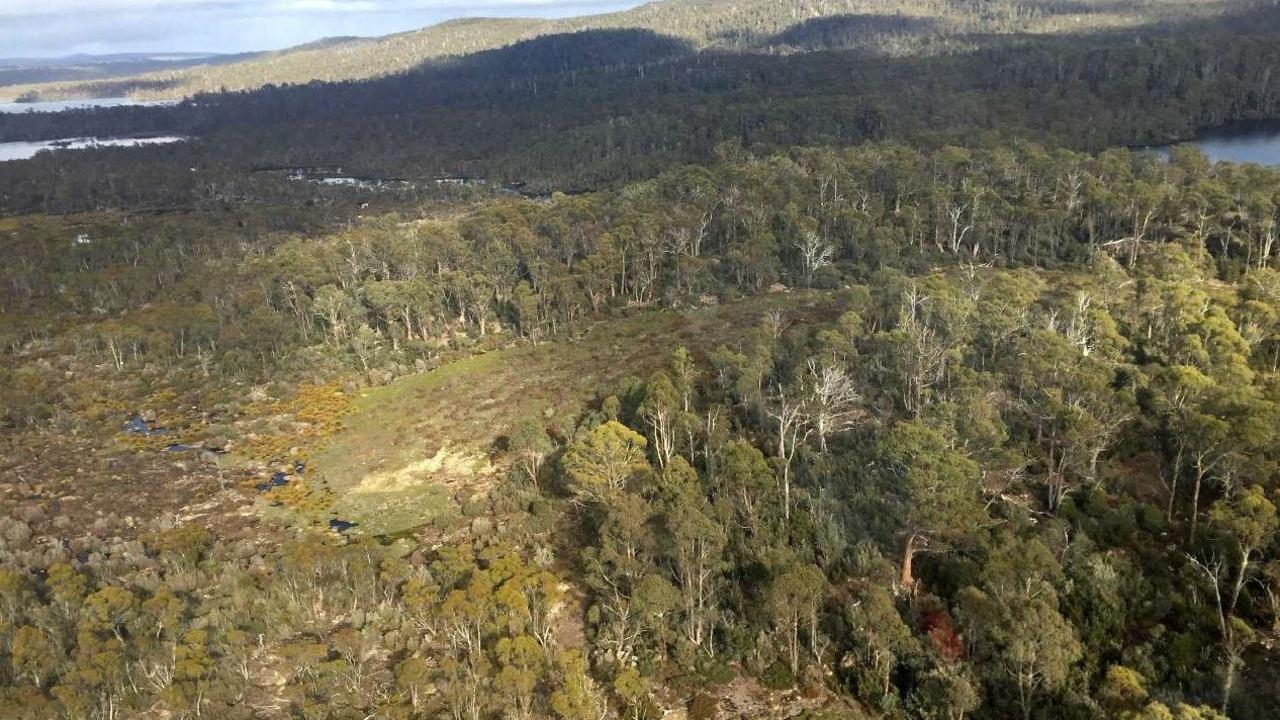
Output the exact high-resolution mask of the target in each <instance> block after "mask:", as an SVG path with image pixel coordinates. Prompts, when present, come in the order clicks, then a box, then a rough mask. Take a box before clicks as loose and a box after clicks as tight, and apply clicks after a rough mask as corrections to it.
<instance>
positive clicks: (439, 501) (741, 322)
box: [312, 293, 837, 533]
mask: <svg viewBox="0 0 1280 720" xmlns="http://www.w3.org/2000/svg"><path fill="white" fill-rule="evenodd" d="M835 305H836V300H835V298H834V297H832V296H831V295H828V294H808V293H805V294H793V295H768V296H758V297H754V298H749V299H747V300H743V301H741V302H736V303H732V304H727V305H721V306H715V307H704V308H695V309H690V310H683V311H651V312H644V313H640V314H638V315H636V316H633V317H629V318H622V319H618V320H613V321H609V322H602V323H599V324H598V325H596V326H595V327H594V328H592V330H591V331H590V332H588V333H587V334H586V335H585V336H583V337H581V338H579V339H577V340H574V341H560V342H553V343H544V344H541V345H529V346H521V347H515V348H510V349H507V350H499V351H494V352H490V353H487V354H484V355H478V356H475V357H471V358H468V359H465V360H460V361H458V362H454V363H450V364H449V365H446V366H444V367H441V368H438V369H436V370H433V371H431V372H428V373H424V374H422V375H416V376H413V377H407V378H402V379H400V380H398V381H396V382H394V383H392V384H391V385H388V386H386V387H382V388H376V389H372V390H369V391H367V392H366V393H364V394H363V395H362V396H361V397H359V398H357V399H356V400H355V402H354V404H353V406H352V408H351V412H350V414H348V415H347V416H346V417H345V418H344V423H343V427H342V429H341V430H339V431H338V432H337V433H336V434H335V435H334V436H333V437H332V439H331V441H330V442H329V443H328V444H327V445H326V447H325V448H324V449H322V450H321V451H320V452H319V453H317V454H316V455H315V457H314V458H313V461H314V462H313V465H312V467H313V468H314V470H315V471H316V472H318V473H319V474H320V475H321V476H322V477H323V478H324V481H325V484H326V487H327V488H328V489H329V490H331V491H332V492H333V493H334V496H335V498H336V500H335V502H334V505H333V510H334V511H335V512H336V513H337V514H338V516H339V517H342V518H343V519H347V520H353V521H355V522H358V523H360V524H361V529H362V530H364V531H366V532H372V533H394V532H399V531H402V530H406V529H409V528H413V527H417V526H420V525H422V524H424V523H427V522H431V521H433V520H436V519H438V518H441V517H449V516H452V515H454V514H456V513H457V512H458V509H457V502H459V501H465V500H466V499H468V498H473V497H477V496H482V495H484V494H485V493H486V492H487V491H488V489H489V488H490V487H491V486H492V483H493V482H494V481H495V479H496V478H499V477H501V476H502V473H501V470H502V468H500V467H497V466H495V465H493V464H492V463H491V461H490V456H491V455H492V454H493V452H492V449H493V447H494V443H495V441H497V440H498V439H499V438H500V437H502V436H504V435H505V434H507V433H508V432H509V431H510V430H511V429H512V427H513V426H514V425H515V424H516V423H517V422H518V421H520V420H521V419H523V418H527V417H541V418H544V419H545V420H546V421H547V422H548V424H549V425H550V424H554V422H555V420H557V419H559V418H562V417H576V416H577V415H578V414H579V413H580V412H581V411H582V408H583V406H584V404H585V403H587V402H588V401H590V400H591V399H592V398H593V397H595V395H596V394H597V392H598V391H599V390H600V389H602V388H609V387H611V386H613V385H615V384H616V383H617V382H618V381H620V380H622V379H623V378H625V377H626V376H628V375H634V376H637V377H643V376H644V375H647V374H648V373H650V372H652V371H654V370H656V369H658V368H660V367H662V366H663V365H664V364H665V363H666V362H667V359H668V358H669V357H670V353H671V352H672V351H673V350H674V349H675V348H676V347H678V346H680V345H684V346H686V347H688V348H690V349H691V350H692V351H694V352H695V353H705V352H708V351H710V350H712V349H714V348H716V347H718V346H719V345H721V344H730V345H732V344H735V343H737V342H739V341H740V340H742V339H743V338H745V337H746V336H747V335H748V334H749V333H750V332H751V331H752V330H753V329H754V328H756V327H758V326H759V321H760V318H761V317H762V315H763V314H764V313H765V312H766V311H767V310H770V309H773V308H782V309H784V310H785V311H786V312H787V314H788V315H789V316H791V317H792V318H793V319H794V320H795V321H797V322H805V321H813V320H818V319H824V318H829V317H831V316H833V315H834V313H835V312H836V311H837V308H836V307H835Z"/></svg>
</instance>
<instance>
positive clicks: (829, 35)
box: [5, 0, 1259, 99]
mask: <svg viewBox="0 0 1280 720" xmlns="http://www.w3.org/2000/svg"><path fill="white" fill-rule="evenodd" d="M1255 4H1259V3H1257V2H1255V0H1213V1H1212V2H1193V3H1189V2H1182V1H1181V0H1132V1H1131V2H1123V3H1115V2H1110V1H1109V0H1079V1H1078V2H1059V1H1057V0H905V1H904V2H899V1H897V0H659V1H658V2H651V3H647V4H645V5H641V6H640V7H637V8H634V9H631V10H627V11H623V12H616V13H608V14H603V15H591V16H584V17H576V18H567V19H561V20H535V19H495V18H476V19H464V20H456V21H451V22H446V23H443V24H440V25H434V26H431V27H427V28H423V29H421V30H416V31H412V32H407V33H400V34H396V35H390V36H386V37H381V38H373V39H360V38H340V39H336V40H335V41H331V42H321V43H310V44H307V45H302V46H298V47H296V48H291V49H288V50H283V51H279V52H274V53H264V54H262V55H258V56H254V57H251V58H248V59H246V60H244V61H242V62H236V63H230V64H219V65H203V66H197V67H191V68H184V69H180V70H167V71H163V72H153V73H146V74H142V75H138V76H136V77H133V78H116V79H113V80H109V81H101V82H74V83H58V84H48V85H33V86H22V87H17V88H9V89H8V90H6V91H5V92H6V93H7V94H9V95H12V96H15V97H16V96H18V95H22V94H35V95H36V96H39V97H41V98H45V99H56V98H63V97H84V96H104V95H118V94H121V93H129V94H132V95H137V96H142V97H149V98H157V97H158V98H180V97H186V96H191V95H194V94H196V93H200V92H220V91H223V90H246V89H254V88H258V87H263V86H265V85H281V84H300V83H307V82H311V81H315V80H320V81H344V80H360V79H369V78H376V77H384V76H387V75H392V74H396V73H400V72H404V71H407V70H411V69H413V68H416V67H419V66H422V65H423V64H425V63H430V62H432V61H435V60H439V59H441V58H446V57H457V56H464V55H468V54H472V53H477V52H482V51H485V50H493V49H496V48H501V47H506V46H508V45H511V44H513V43H517V42H520V41H524V40H529V39H533V38H537V37H541V36H545V35H550V34H563V33H574V32H582V31H586V30H647V31H651V32H654V33H658V34H661V35H667V36H670V37H674V38H678V39H681V40H685V41H688V42H689V43H691V44H692V45H693V46H695V47H697V48H700V49H719V50H730V51H735V52H770V53H790V52H797V51H810V50H820V49H866V50H872V51H875V52H877V53H885V54H891V55H897V56H901V55H911V54H920V53H937V52H943V51H954V50H958V49H970V48H972V47H975V46H977V45H979V44H981V43H984V42H988V41H989V40H990V38H991V36H996V37H998V36H1002V35H1007V34H1014V33H1020V34H1021V33H1031V34H1057V33H1075V32H1085V31H1098V30H1105V29H1113V28H1126V27H1135V26H1140V25H1150V24H1157V23H1162V22H1168V21H1173V20H1188V19H1203V18H1209V17H1214V16H1217V15H1220V14H1222V13H1224V12H1226V11H1228V10H1233V9H1239V8H1242V7H1248V6H1252V5H1255ZM979 38H984V39H982V40H980V39H979Z"/></svg>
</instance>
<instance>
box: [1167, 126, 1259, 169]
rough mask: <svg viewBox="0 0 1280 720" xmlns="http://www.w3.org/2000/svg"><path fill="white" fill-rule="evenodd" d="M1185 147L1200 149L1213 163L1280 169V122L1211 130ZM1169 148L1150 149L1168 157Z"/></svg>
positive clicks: (1199, 135) (1205, 131) (1202, 133)
mask: <svg viewBox="0 0 1280 720" xmlns="http://www.w3.org/2000/svg"><path fill="white" fill-rule="evenodd" d="M1184 144H1186V145H1194V146H1195V147H1198V148H1200V151H1201V152H1203V153H1204V154H1205V156H1206V157H1208V158H1209V160H1211V161H1212V162H1219V161H1226V162H1233V163H1257V164H1258V165H1267V166H1272V167H1280V120H1259V121H1247V122H1238V123H1231V124H1229V125H1223V126H1221V127H1216V128H1209V129H1207V130H1203V131H1201V132H1200V134H1198V135H1197V136H1196V137H1195V138H1194V139H1192V140H1190V141H1188V142H1186V143H1184ZM1170 147H1172V146H1170V145H1160V146H1154V147H1151V148H1149V149H1150V150H1151V151H1153V152H1157V153H1159V154H1161V155H1163V156H1165V157H1168V155H1169V148H1170Z"/></svg>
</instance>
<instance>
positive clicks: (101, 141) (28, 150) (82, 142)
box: [0, 135, 187, 162]
mask: <svg viewBox="0 0 1280 720" xmlns="http://www.w3.org/2000/svg"><path fill="white" fill-rule="evenodd" d="M186 139H187V138H185V137H179V136H176V135H175V136H169V137H151V138H67V139H65V140H41V141H38V142H7V143H0V162H5V161H8V160H26V159H28V158H32V157H35V155H36V153H38V152H41V151H44V150H50V151H53V152H61V151H63V150H84V149H87V148H95V147H136V146H139V145H167V144H169V143H176V142H182V141H184V140H186Z"/></svg>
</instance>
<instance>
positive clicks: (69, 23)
mask: <svg viewBox="0 0 1280 720" xmlns="http://www.w3.org/2000/svg"><path fill="white" fill-rule="evenodd" d="M639 4H640V2H639V0H471V2H467V1H466V0H0V58H20V57H59V56H63V55H73V54H77V53H88V54H107V53H122V52H127V53H135V52H139V53H164V52H248V51H253V50H275V49H279V48H283V47H289V46H290V45H298V44H300V43H305V42H310V41H312V40H318V39H320V38H324V37H334V36H338V35H365V36H374V35H386V34H389V33H394V32H400V31H404V30H412V29H415V28H420V27H423V26H426V25H432V24H435V23H438V22H442V21H444V20H448V19H450V18H455V17H474V16H490V17H499V16H501V17H511V16H517V17H564V16H572V15H586V14H590V13H600V12H609V11H611V10H620V9H623V8H627V7H632V6H635V5H639Z"/></svg>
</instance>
